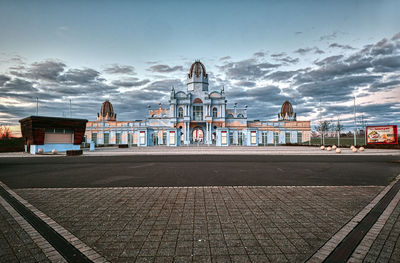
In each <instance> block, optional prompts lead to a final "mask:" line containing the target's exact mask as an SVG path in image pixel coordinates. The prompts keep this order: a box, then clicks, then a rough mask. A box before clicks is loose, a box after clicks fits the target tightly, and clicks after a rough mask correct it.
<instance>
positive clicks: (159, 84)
mask: <svg viewBox="0 0 400 263" xmlns="http://www.w3.org/2000/svg"><path fill="white" fill-rule="evenodd" d="M184 86H185V85H184V84H183V82H182V81H181V80H180V79H164V80H159V81H154V82H151V83H150V84H149V85H147V86H146V87H145V88H144V90H151V91H161V92H165V93H167V92H169V91H170V90H171V88H172V87H174V88H175V90H179V89H182V88H184Z"/></svg>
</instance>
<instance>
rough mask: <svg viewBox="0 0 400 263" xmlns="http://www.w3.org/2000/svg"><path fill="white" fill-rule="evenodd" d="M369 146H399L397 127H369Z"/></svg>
mask: <svg viewBox="0 0 400 263" xmlns="http://www.w3.org/2000/svg"><path fill="white" fill-rule="evenodd" d="M366 133H367V144H398V137H397V125H385V126H367V131H366Z"/></svg>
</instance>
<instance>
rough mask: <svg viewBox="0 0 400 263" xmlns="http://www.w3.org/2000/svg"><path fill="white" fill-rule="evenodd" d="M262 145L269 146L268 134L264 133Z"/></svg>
mask: <svg viewBox="0 0 400 263" xmlns="http://www.w3.org/2000/svg"><path fill="white" fill-rule="evenodd" d="M262 144H263V145H267V144H268V133H267V132H263V133H262Z"/></svg>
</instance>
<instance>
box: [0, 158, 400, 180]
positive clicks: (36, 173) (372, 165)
mask: <svg viewBox="0 0 400 263" xmlns="http://www.w3.org/2000/svg"><path fill="white" fill-rule="evenodd" d="M0 167H1V173H0V181H3V182H4V183H6V184H7V185H8V186H9V187H11V188H32V187H121V186H239V185H241V186H268V185H299V186H302V185H303V186H305V185H322V186H323V185H332V186H335V185H337V186H339V185H342V186H343V185H381V186H383V185H387V184H388V183H389V182H390V181H391V180H392V179H393V178H394V177H395V176H397V175H398V174H400V156H390V155H386V156H371V155H364V156H361V155H358V156H338V155H331V156H329V155H321V156H306V155H298V156H296V155H293V156H290V155H285V156H282V155H267V156H266V155H151V156H138V155H136V156H78V157H65V156H64V157H51V156H50V157H44V158H29V157H27V158H1V159H0Z"/></svg>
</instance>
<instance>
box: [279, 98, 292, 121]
mask: <svg viewBox="0 0 400 263" xmlns="http://www.w3.org/2000/svg"><path fill="white" fill-rule="evenodd" d="M278 120H280V121H295V120H296V113H294V111H293V107H292V104H291V103H290V102H289V101H285V102H284V103H283V104H282V107H281V112H280V113H278Z"/></svg>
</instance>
